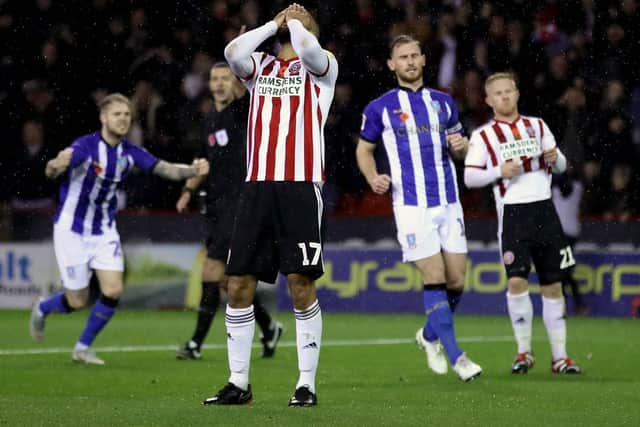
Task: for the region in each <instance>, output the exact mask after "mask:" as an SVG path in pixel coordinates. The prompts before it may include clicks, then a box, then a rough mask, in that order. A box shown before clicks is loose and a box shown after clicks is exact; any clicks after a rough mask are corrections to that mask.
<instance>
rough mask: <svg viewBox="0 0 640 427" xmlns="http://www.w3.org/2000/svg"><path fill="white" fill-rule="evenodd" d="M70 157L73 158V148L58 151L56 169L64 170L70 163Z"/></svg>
mask: <svg viewBox="0 0 640 427" xmlns="http://www.w3.org/2000/svg"><path fill="white" fill-rule="evenodd" d="M71 156H73V148H71V147H67V148H65V149H64V150H62V151H60V152H59V153H58V156H57V157H56V161H57V163H58V164H57V166H58V168H64V169H66V168H67V166H69V163H71Z"/></svg>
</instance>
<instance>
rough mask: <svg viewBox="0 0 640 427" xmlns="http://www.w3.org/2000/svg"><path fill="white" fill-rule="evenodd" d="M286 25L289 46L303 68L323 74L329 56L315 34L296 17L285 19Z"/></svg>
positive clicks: (327, 64)
mask: <svg viewBox="0 0 640 427" xmlns="http://www.w3.org/2000/svg"><path fill="white" fill-rule="evenodd" d="M287 26H288V27H289V33H290V34H291V46H292V47H293V50H294V51H295V52H296V53H297V54H298V56H299V57H300V59H301V60H302V63H303V64H304V66H305V68H306V69H307V70H309V71H311V72H312V73H314V74H324V73H325V72H326V71H327V69H328V68H329V57H328V56H327V53H326V52H325V51H324V50H323V49H322V46H320V43H319V42H318V39H317V38H316V36H314V35H313V33H311V32H310V31H308V30H307V29H306V28H305V27H304V25H302V22H300V21H299V20H297V19H291V20H289V21H287Z"/></svg>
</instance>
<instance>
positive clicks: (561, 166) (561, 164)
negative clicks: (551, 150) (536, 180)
mask: <svg viewBox="0 0 640 427" xmlns="http://www.w3.org/2000/svg"><path fill="white" fill-rule="evenodd" d="M557 153H558V158H557V159H556V161H555V163H554V164H553V166H551V170H552V171H553V173H563V172H564V171H566V170H567V158H566V157H565V156H564V154H562V151H560V149H559V148H558V149H557Z"/></svg>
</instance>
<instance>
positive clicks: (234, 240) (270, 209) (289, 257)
mask: <svg viewBox="0 0 640 427" xmlns="http://www.w3.org/2000/svg"><path fill="white" fill-rule="evenodd" d="M323 224H324V209H323V203H322V193H321V190H320V186H319V185H317V184H314V183H312V182H290V181H286V182H280V181H278V182H273V181H259V182H245V183H244V184H243V186H242V188H241V190H240V195H239V200H238V207H237V211H236V218H235V224H234V227H233V235H232V237H231V245H230V250H229V258H228V259H227V269H226V273H227V275H234V276H242V275H246V274H250V275H253V276H256V277H257V278H258V280H262V281H264V282H267V283H275V279H276V277H277V275H278V271H280V272H281V273H282V274H290V273H299V274H304V275H306V276H308V277H309V278H311V279H312V280H315V279H317V278H318V277H320V276H322V274H323V273H324V267H323V258H322V241H323V230H322V228H323Z"/></svg>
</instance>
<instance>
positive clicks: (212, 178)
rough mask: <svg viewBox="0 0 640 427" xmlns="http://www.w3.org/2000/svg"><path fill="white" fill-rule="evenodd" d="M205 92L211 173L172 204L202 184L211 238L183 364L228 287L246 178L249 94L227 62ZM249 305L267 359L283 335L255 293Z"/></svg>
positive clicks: (195, 351)
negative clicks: (209, 103)
mask: <svg viewBox="0 0 640 427" xmlns="http://www.w3.org/2000/svg"><path fill="white" fill-rule="evenodd" d="M209 90H210V91H211V94H212V95H213V100H214V103H215V109H214V111H213V112H211V113H210V114H209V115H208V116H207V118H206V119H205V122H204V127H203V144H202V152H201V157H203V158H206V159H208V160H209V164H210V172H209V175H208V176H207V177H194V178H191V179H189V180H187V182H186V184H185V186H184V188H183V191H182V195H181V196H180V199H178V202H177V203H176V209H177V210H178V212H181V213H182V212H184V211H186V209H187V206H188V204H189V202H190V200H191V199H192V198H193V195H194V194H195V192H196V191H197V190H198V188H199V187H200V185H201V184H202V183H203V181H205V180H206V181H205V182H204V189H205V190H206V197H205V214H204V215H205V217H206V219H207V221H208V223H209V234H208V237H207V240H206V246H207V257H206V259H205V261H204V265H203V267H202V297H201V299H200V307H199V309H198V321H197V323H196V329H195V332H194V333H193V336H192V337H191V339H190V340H189V341H187V342H186V343H185V344H184V346H182V347H180V348H179V349H178V352H177V354H176V357H177V358H178V359H182V360H188V359H200V358H201V357H202V354H201V348H202V343H203V342H204V339H205V338H206V336H207V333H208V332H209V329H210V328H211V323H212V322H213V318H214V316H215V314H216V311H217V310H218V305H219V304H220V289H221V288H223V289H224V288H225V287H226V280H227V277H226V276H225V274H224V270H225V262H226V259H227V253H228V250H229V242H230V240H231V232H232V230H233V220H234V216H235V211H236V201H237V197H238V194H239V189H240V184H241V183H242V182H243V181H244V179H245V176H246V166H245V162H246V157H245V146H246V118H247V115H248V107H249V102H248V101H249V100H248V96H246V95H245V94H244V87H242V85H241V84H240V82H238V80H237V79H236V77H235V75H234V74H233V73H232V72H231V69H230V68H229V65H228V64H227V63H225V62H219V63H216V64H214V65H213V67H211V70H210V72H209ZM253 307H254V312H255V318H256V322H257V323H258V325H259V326H260V331H261V333H262V344H263V351H262V357H271V356H273V354H274V352H275V348H276V345H277V343H278V340H279V339H280V337H281V336H282V333H283V326H282V324H281V323H280V322H278V321H274V320H273V319H272V318H271V316H270V315H269V313H267V311H266V310H265V308H264V307H263V306H262V304H260V301H259V300H258V296H257V295H256V297H255V299H254V301H253Z"/></svg>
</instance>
